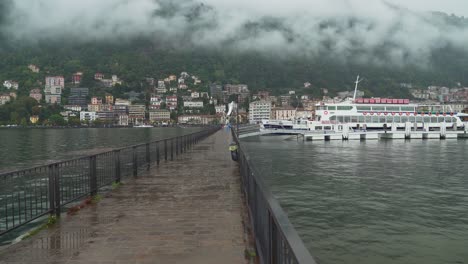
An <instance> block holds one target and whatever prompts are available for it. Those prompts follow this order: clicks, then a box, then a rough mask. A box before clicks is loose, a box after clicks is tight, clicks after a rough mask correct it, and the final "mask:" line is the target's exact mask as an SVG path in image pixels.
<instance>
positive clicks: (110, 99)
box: [105, 94, 114, 105]
mask: <svg viewBox="0 0 468 264" xmlns="http://www.w3.org/2000/svg"><path fill="white" fill-rule="evenodd" d="M105 98H106V104H108V105H113V104H114V96H112V95H110V94H106V97H105Z"/></svg>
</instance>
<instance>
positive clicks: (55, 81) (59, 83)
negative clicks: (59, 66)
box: [45, 76, 65, 89]
mask: <svg viewBox="0 0 468 264" xmlns="http://www.w3.org/2000/svg"><path fill="white" fill-rule="evenodd" d="M45 86H46V87H60V88H62V89H63V88H65V78H64V77H63V76H47V77H46V80H45Z"/></svg>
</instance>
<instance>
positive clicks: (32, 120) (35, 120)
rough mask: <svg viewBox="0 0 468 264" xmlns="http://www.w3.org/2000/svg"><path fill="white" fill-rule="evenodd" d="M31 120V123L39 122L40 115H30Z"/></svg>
mask: <svg viewBox="0 0 468 264" xmlns="http://www.w3.org/2000/svg"><path fill="white" fill-rule="evenodd" d="M29 121H30V122H31V124H37V122H39V116H38V115H32V116H30V117H29Z"/></svg>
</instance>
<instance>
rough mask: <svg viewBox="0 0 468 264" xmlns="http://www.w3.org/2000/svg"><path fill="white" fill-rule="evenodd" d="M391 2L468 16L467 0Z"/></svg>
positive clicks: (422, 9)
mask: <svg viewBox="0 0 468 264" xmlns="http://www.w3.org/2000/svg"><path fill="white" fill-rule="evenodd" d="M371 1H372V0H371ZM389 2H391V3H395V4H399V5H402V6H406V7H408V8H410V9H413V10H418V11H443V12H446V13H449V14H452V13H453V14H456V15H459V16H468V1H467V0H389Z"/></svg>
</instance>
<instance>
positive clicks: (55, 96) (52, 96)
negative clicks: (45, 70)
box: [44, 76, 65, 104]
mask: <svg viewBox="0 0 468 264" xmlns="http://www.w3.org/2000/svg"><path fill="white" fill-rule="evenodd" d="M64 88H65V78H64V77H63V76H47V77H46V80H45V88H44V93H45V101H46V103H48V104H60V103H61V102H62V96H61V95H62V91H63V89H64Z"/></svg>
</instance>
